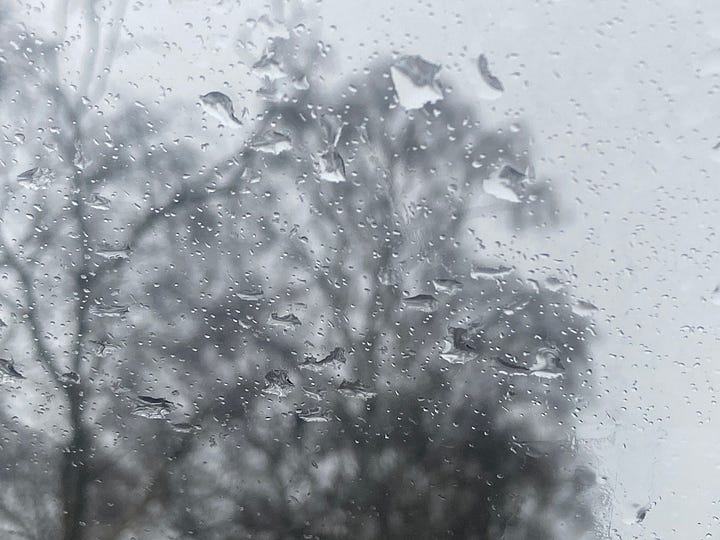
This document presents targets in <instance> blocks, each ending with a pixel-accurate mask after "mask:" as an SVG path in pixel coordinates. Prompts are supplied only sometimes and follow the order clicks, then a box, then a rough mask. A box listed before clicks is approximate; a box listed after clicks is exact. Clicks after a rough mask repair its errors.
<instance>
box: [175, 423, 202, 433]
mask: <svg viewBox="0 0 720 540" xmlns="http://www.w3.org/2000/svg"><path fill="white" fill-rule="evenodd" d="M170 427H171V428H172V430H173V431H174V432H176V433H195V432H197V431H200V430H201V427H200V426H198V425H195V424H190V423H188V422H175V423H172V424H170Z"/></svg>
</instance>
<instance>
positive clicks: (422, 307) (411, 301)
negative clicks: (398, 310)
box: [402, 294, 440, 313]
mask: <svg viewBox="0 0 720 540" xmlns="http://www.w3.org/2000/svg"><path fill="white" fill-rule="evenodd" d="M402 302H403V305H404V306H405V307H406V308H408V309H413V310H416V311H423V312H425V313H432V312H433V311H435V310H437V309H438V307H440V302H438V300H437V298H435V297H434V296H432V295H430V294H418V295H415V296H410V297H407V298H403V299H402Z"/></svg>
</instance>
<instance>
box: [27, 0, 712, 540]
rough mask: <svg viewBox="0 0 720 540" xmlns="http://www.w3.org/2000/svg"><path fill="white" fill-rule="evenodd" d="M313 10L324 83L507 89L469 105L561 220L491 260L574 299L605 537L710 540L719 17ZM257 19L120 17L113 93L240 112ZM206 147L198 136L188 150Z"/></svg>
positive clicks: (193, 113)
mask: <svg viewBox="0 0 720 540" xmlns="http://www.w3.org/2000/svg"><path fill="white" fill-rule="evenodd" d="M75 3H79V2H78V0H75ZM24 5H25V4H24V3H23V4H22V6H24ZM314 5H316V6H317V10H318V13H319V15H321V16H322V17H321V18H318V19H317V20H318V21H320V24H322V26H323V28H324V30H323V32H324V35H323V40H324V41H325V42H326V43H329V44H331V45H332V46H333V48H334V49H335V52H336V54H337V57H338V59H339V61H338V62H337V66H336V67H337V72H338V74H343V73H346V74H350V73H351V72H352V71H353V69H355V68H357V67H358V66H363V65H365V64H367V63H368V59H369V58H370V57H371V56H372V55H373V54H375V53H378V52H379V53H387V52H389V51H398V52H403V53H411V54H420V55H421V56H423V57H425V58H426V59H428V60H430V61H432V62H435V63H438V64H441V65H443V71H442V73H444V74H446V75H449V76H450V77H451V78H453V80H454V81H455V87H456V88H457V90H458V91H461V92H463V93H464V94H467V95H468V96H471V97H472V96H473V95H475V93H476V92H477V72H476V71H475V65H474V61H475V59H476V57H477V55H478V54H480V53H484V54H485V55H486V56H487V57H488V59H489V61H490V65H491V67H492V69H493V71H494V73H495V74H496V75H497V76H498V77H499V78H500V79H501V80H502V81H503V83H504V86H505V89H506V91H505V93H504V95H503V97H502V98H500V99H499V100H497V101H492V102H484V101H481V100H478V104H479V106H480V107H482V109H483V110H484V113H485V115H486V118H487V119H488V120H490V121H491V122H494V123H495V122H497V123H500V122H504V121H506V120H507V119H515V118H519V119H522V120H523V121H524V122H525V123H526V124H527V125H528V126H529V127H530V129H531V130H532V135H533V139H534V143H535V152H536V155H535V157H536V161H537V167H536V169H537V171H538V174H540V175H549V176H551V177H552V178H553V179H554V181H555V187H556V189H557V190H558V191H559V192H560V193H561V196H562V200H563V202H564V206H565V210H566V213H567V215H568V217H567V219H566V221H565V223H563V225H562V228H561V230H559V231H551V232H542V233H540V232H538V233H530V234H526V235H525V236H523V238H521V239H520V240H518V241H516V242H515V244H514V249H513V250H512V251H511V250H503V251H502V252H498V253H497V255H498V256H499V257H500V258H502V259H505V260H507V261H508V262H513V263H514V264H517V265H518V266H519V267H520V268H521V269H523V271H524V272H526V273H530V272H539V273H544V272H545V271H546V269H545V268H541V267H538V266H531V263H528V262H527V260H525V259H526V258H530V257H531V256H532V255H536V254H539V253H547V254H548V255H549V257H548V258H546V259H544V260H545V261H549V262H546V263H545V264H547V265H548V266H549V267H550V268H553V269H554V270H555V271H556V272H562V271H568V272H570V273H572V274H574V275H573V278H572V283H573V287H574V290H575V292H576V294H577V295H578V296H579V297H581V298H585V299H588V300H590V301H591V302H593V303H594V304H596V305H598V306H600V307H601V313H600V315H599V316H598V319H599V321H600V324H599V332H600V333H601V335H602V339H601V340H600V342H599V343H596V344H595V346H594V357H595V361H596V363H597V369H596V373H597V374H598V376H599V377H601V381H600V382H599V384H598V386H597V387H596V391H597V393H598V394H601V395H602V396H603V397H602V399H601V400H600V402H599V405H598V411H599V412H598V414H604V412H609V413H610V414H611V415H612V416H613V417H614V418H615V421H616V423H617V427H612V426H609V424H607V423H605V424H603V425H601V424H600V422H599V421H597V420H593V419H592V418H588V419H587V421H586V422H587V424H588V427H587V428H586V429H585V431H586V433H583V435H587V436H588V437H593V436H594V435H596V436H598V437H599V436H604V435H607V434H608V431H611V432H613V433H614V434H615V437H614V439H612V442H608V443H599V446H600V451H601V453H602V457H601V462H602V465H601V466H602V468H603V469H604V470H606V471H608V474H609V476H610V477H611V479H612V481H611V483H614V482H615V479H614V478H615V477H616V478H617V479H618V482H619V484H618V486H617V495H618V506H617V508H616V510H615V514H614V518H613V526H615V527H617V528H618V529H619V530H620V531H621V532H622V536H623V538H631V537H632V536H633V535H638V537H639V538H653V534H654V535H656V536H657V537H659V538H688V539H691V538H703V537H704V535H705V534H706V533H712V535H713V536H720V524H719V523H718V521H717V519H716V518H715V517H714V516H715V515H720V514H718V509H717V503H716V501H717V500H718V497H720V495H717V494H716V491H717V490H716V489H714V488H715V486H718V485H720V450H718V447H719V445H720V418H718V412H717V403H716V402H715V399H716V396H717V392H716V390H715V389H716V387H717V386H720V369H719V368H720V364H718V360H717V359H716V358H715V352H716V350H717V338H716V337H715V336H716V335H717V333H718V329H720V307H718V306H714V305H712V304H710V303H707V302H706V301H704V298H705V297H707V296H708V295H709V293H710V292H711V291H712V290H713V288H714V287H715V286H716V285H718V284H719V283H720V272H718V269H720V254H719V252H718V247H717V243H716V242H717V239H716V237H715V233H714V228H715V224H716V220H717V215H718V212H717V211H716V209H717V207H718V204H719V200H720V184H719V183H718V179H717V177H718V173H720V164H719V163H718V162H716V161H713V159H712V153H711V148H712V146H713V145H714V144H715V143H716V142H718V141H719V140H720V134H719V133H718V129H716V128H715V127H714V125H715V124H716V123H718V113H717V112H715V111H717V110H718V107H717V105H718V101H719V100H720V96H716V94H717V93H718V89H720V86H719V85H718V83H719V82H720V76H719V75H712V74H711V75H705V76H701V75H700V68H704V69H705V71H708V70H710V71H711V70H712V69H713V66H720V53H719V54H717V55H713V54H712V51H713V50H715V49H718V48H720V3H717V2H712V1H711V0H694V1H688V0H658V1H655V2H652V1H647V0H632V1H630V0H628V1H619V0H602V1H590V0H578V1H572V0H565V1H550V0H544V1H536V2H531V1H529V0H503V1H502V2H498V1H497V0H492V1H491V0H465V1H459V0H431V1H425V2H423V3H419V2H417V1H416V0H394V1H392V2H388V1H387V0H362V1H360V0H354V1H352V0H335V1H330V0H326V1H325V2H321V3H316V4H314ZM18 6H20V4H18ZM36 6H38V9H39V13H38V12H33V11H26V10H25V8H23V7H19V8H18V9H19V10H20V13H25V14H26V15H24V17H27V20H26V22H27V23H28V24H29V25H32V26H35V27H37V25H43V27H44V28H45V30H48V29H53V28H54V29H55V30H57V28H56V27H54V26H53V25H56V24H57V23H58V21H59V19H58V17H57V11H56V8H57V2H52V1H48V2H45V7H41V4H39V3H36ZM264 11H265V10H264V9H263V8H262V5H261V3H260V2H251V3H243V4H242V5H241V4H240V3H239V2H229V1H228V2H220V3H216V2H211V1H207V0H185V1H177V0H174V1H168V0H144V1H143V2H142V3H141V2H138V1H133V0H130V2H129V9H128V14H127V18H126V22H125V25H126V29H127V30H130V31H131V32H132V33H133V37H132V38H129V37H128V34H127V32H124V33H123V38H122V40H123V42H124V44H125V46H130V47H133V46H136V45H137V44H140V47H141V49H142V53H143V54H140V55H138V54H137V52H131V53H130V54H129V55H128V56H127V57H121V58H120V60H119V62H118V64H117V68H116V72H115V73H116V74H115V76H114V79H113V90H114V91H117V92H119V93H120V95H121V99H123V100H129V99H136V98H138V97H139V98H142V99H144V100H146V103H151V102H152V101H153V100H156V99H157V100H161V99H163V98H162V91H161V86H162V87H165V88H170V89H171V92H170V93H169V94H168V93H167V92H166V95H170V96H172V97H173V98H174V99H179V100H181V101H183V100H184V101H186V102H187V106H186V107H185V108H184V109H181V110H179V114H181V115H187V116H188V117H189V118H195V117H197V118H198V119H199V118H200V114H199V112H198V110H197V107H196V106H195V101H196V98H197V96H198V95H199V94H201V93H205V92H207V91H209V90H218V89H222V90H223V91H225V92H226V93H228V94H229V95H233V96H240V97H239V99H238V101H240V102H243V103H245V104H247V105H248V106H250V107H251V110H252V103H253V101H252V99H251V98H249V96H250V94H249V93H248V90H249V88H250V87H251V86H252V84H255V83H254V82H253V81H251V79H250V78H249V77H248V74H247V71H248V70H247V68H245V67H243V66H242V65H241V64H240V63H239V60H240V58H239V57H238V55H237V52H236V51H235V49H234V48H233V47H232V43H233V40H234V38H235V37H236V35H237V32H238V30H237V29H238V28H240V27H241V25H243V24H244V21H245V20H246V19H247V18H248V17H250V16H257V15H259V14H261V13H263V12H264ZM80 13H81V12H80V11H78V10H76V11H74V12H71V16H70V19H69V20H70V30H69V32H68V34H67V36H68V37H71V36H73V35H74V34H77V33H78V30H80V29H82V28H83V26H82V24H81V22H82V19H81V17H80ZM188 24H189V25H192V27H190V26H188ZM73 25H74V26H73ZM198 36H200V37H198ZM164 42H167V44H166V45H163V43H164ZM208 44H210V46H212V47H215V48H216V49H217V52H215V53H213V54H209V53H208V52H207V46H208ZM126 48H127V47H126ZM136 50H137V49H136ZM140 59H142V60H141V61H140ZM717 71H720V67H719V68H718V69H717ZM245 98H247V99H245ZM217 135H218V134H217V133H216V132H213V131H212V129H210V130H209V133H207V132H206V133H205V135H201V136H200V138H202V137H203V136H205V137H208V138H209V139H210V138H213V137H214V138H215V139H216V140H217ZM222 135H223V136H224V137H225V138H227V137H230V134H229V132H228V133H224V132H223V133H222ZM234 136H241V134H236V135H234ZM200 142H201V141H200ZM228 144H232V143H228ZM505 240H506V242H509V241H510V237H509V236H508V238H506V239H505ZM488 244H489V243H488ZM506 245H507V243H506ZM489 247H492V246H490V245H489ZM518 251H519V252H520V253H522V254H524V255H525V256H526V257H524V258H523V257H520V256H519V255H518V253H517V252H518ZM534 264H537V263H534ZM595 431H597V434H594V432H595ZM652 501H654V502H656V503H657V505H656V506H655V507H653V508H652V510H651V511H650V512H649V513H648V515H647V518H646V520H645V521H644V522H643V524H642V526H638V525H632V526H629V525H625V524H623V523H622V520H623V519H626V518H630V517H632V516H633V515H634V510H633V508H632V506H631V504H632V503H638V504H640V505H643V504H646V503H649V502H652Z"/></svg>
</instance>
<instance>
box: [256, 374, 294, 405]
mask: <svg viewBox="0 0 720 540" xmlns="http://www.w3.org/2000/svg"><path fill="white" fill-rule="evenodd" d="M294 387H295V384H294V383H293V382H292V381H291V380H290V377H289V376H288V372H287V370H285V369H271V370H270V371H268V372H267V373H266V374H265V386H264V387H263V392H264V393H265V394H270V395H273V396H278V397H280V398H284V397H285V396H287V395H288V394H289V393H290V392H291V391H292V389H293V388H294Z"/></svg>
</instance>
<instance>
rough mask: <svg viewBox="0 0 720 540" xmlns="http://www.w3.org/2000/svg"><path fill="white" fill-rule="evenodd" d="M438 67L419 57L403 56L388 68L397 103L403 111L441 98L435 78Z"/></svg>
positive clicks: (441, 94)
mask: <svg viewBox="0 0 720 540" xmlns="http://www.w3.org/2000/svg"><path fill="white" fill-rule="evenodd" d="M439 71H440V66H438V65H436V64H432V63H430V62H428V61H427V60H424V59H423V58H421V57H420V56H404V57H402V58H401V59H400V60H398V61H397V62H396V63H395V65H393V66H392V67H391V68H390V75H391V76H392V81H393V84H394V85H395V92H396V93H397V97H398V101H399V102H400V105H402V106H403V107H404V108H405V109H419V108H421V107H423V106H424V105H425V104H427V103H435V102H436V101H440V100H441V99H442V98H443V93H442V90H441V88H440V86H439V85H438V83H437V81H436V80H435V77H436V76H437V74H438V72H439Z"/></svg>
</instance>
